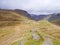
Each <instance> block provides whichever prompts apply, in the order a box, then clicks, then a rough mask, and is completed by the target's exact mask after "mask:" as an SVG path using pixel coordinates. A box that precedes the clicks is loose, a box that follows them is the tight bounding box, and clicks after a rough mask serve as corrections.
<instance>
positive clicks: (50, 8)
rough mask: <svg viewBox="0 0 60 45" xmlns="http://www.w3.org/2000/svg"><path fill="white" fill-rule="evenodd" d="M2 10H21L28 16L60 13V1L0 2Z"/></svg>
mask: <svg viewBox="0 0 60 45" xmlns="http://www.w3.org/2000/svg"><path fill="white" fill-rule="evenodd" d="M0 8H2V9H22V10H26V11H27V12H28V13H30V14H36V15H39V14H52V13H59V12H60V0H0Z"/></svg>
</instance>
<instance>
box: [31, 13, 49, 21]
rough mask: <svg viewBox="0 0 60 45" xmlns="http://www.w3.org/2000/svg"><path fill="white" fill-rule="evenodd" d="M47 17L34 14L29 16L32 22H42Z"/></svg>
mask: <svg viewBox="0 0 60 45" xmlns="http://www.w3.org/2000/svg"><path fill="white" fill-rule="evenodd" d="M47 16H48V15H34V14H31V18H32V19H33V20H36V21H39V20H43V19H44V18H46V17H47Z"/></svg>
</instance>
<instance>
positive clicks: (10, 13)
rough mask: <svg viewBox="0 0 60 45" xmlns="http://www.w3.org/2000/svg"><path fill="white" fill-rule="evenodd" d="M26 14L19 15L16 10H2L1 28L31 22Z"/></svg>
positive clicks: (0, 15) (0, 12)
mask: <svg viewBox="0 0 60 45" xmlns="http://www.w3.org/2000/svg"><path fill="white" fill-rule="evenodd" d="M23 15H24V14H21V13H20V14H18V13H16V12H15V11H14V10H7V9H0V27H2V26H7V25H9V26H10V25H15V24H18V23H21V22H23V21H24V20H29V18H27V17H26V16H23Z"/></svg>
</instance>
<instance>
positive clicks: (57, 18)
mask: <svg viewBox="0 0 60 45" xmlns="http://www.w3.org/2000/svg"><path fill="white" fill-rule="evenodd" d="M48 21H49V22H51V23H53V24H56V25H60V13H57V14H51V15H50V18H49V19H48Z"/></svg>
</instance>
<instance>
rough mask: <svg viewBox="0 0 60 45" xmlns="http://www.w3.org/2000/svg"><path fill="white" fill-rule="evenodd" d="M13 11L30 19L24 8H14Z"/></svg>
mask: <svg viewBox="0 0 60 45" xmlns="http://www.w3.org/2000/svg"><path fill="white" fill-rule="evenodd" d="M14 11H15V12H16V13H18V14H21V15H23V16H26V17H28V18H30V19H31V15H30V14H29V13H28V12H27V11H25V10H21V9H15V10H14Z"/></svg>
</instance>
